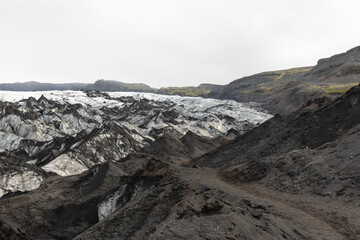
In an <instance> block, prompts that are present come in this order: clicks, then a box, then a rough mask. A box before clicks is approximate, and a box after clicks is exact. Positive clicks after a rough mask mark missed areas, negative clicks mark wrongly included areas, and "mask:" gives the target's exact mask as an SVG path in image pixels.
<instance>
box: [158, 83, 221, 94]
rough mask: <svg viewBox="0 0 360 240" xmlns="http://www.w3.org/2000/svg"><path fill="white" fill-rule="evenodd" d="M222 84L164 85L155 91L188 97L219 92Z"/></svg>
mask: <svg viewBox="0 0 360 240" xmlns="http://www.w3.org/2000/svg"><path fill="white" fill-rule="evenodd" d="M224 88H225V86H224V85H215V84H208V83H206V84H200V85H199V86H197V87H166V88H160V89H159V90H158V91H157V93H159V94H165V95H179V96H189V97H207V96H210V95H211V93H212V92H219V91H221V90H222V89H224Z"/></svg>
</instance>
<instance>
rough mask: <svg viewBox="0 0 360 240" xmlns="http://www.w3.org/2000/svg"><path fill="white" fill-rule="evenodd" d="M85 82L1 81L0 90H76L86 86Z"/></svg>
mask: <svg viewBox="0 0 360 240" xmlns="http://www.w3.org/2000/svg"><path fill="white" fill-rule="evenodd" d="M88 85H89V84H87V83H59V84H56V83H40V82H34V81H33V82H24V83H2V84H0V90H4V91H51V90H78V89H84V88H86V87H87V86H88Z"/></svg>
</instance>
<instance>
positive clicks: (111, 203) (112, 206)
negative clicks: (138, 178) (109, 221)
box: [98, 184, 126, 221]
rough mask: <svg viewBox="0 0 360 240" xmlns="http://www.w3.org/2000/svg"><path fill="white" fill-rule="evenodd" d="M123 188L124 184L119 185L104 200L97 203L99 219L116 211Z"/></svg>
mask: <svg viewBox="0 0 360 240" xmlns="http://www.w3.org/2000/svg"><path fill="white" fill-rule="evenodd" d="M125 190H126V184H125V185H123V186H121V187H120V189H119V190H117V191H116V192H114V193H113V194H111V195H110V196H109V197H108V198H107V199H106V200H104V201H102V202H101V203H99V204H98V216H99V221H101V220H102V219H104V218H106V217H107V216H109V215H110V214H111V213H113V212H115V211H116V209H117V203H118V200H119V199H120V198H121V197H122V196H123V195H124V193H125Z"/></svg>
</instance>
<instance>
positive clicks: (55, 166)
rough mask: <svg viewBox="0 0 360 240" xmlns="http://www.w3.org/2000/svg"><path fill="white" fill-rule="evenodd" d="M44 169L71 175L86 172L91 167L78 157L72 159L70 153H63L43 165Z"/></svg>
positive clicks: (61, 174) (62, 174)
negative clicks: (78, 159)
mask: <svg viewBox="0 0 360 240" xmlns="http://www.w3.org/2000/svg"><path fill="white" fill-rule="evenodd" d="M42 169H44V170H45V171H47V172H54V173H56V174H58V175H60V176H70V175H77V174H80V173H82V172H85V171H86V170H88V169H89V168H88V167H86V166H85V165H84V164H82V163H81V162H79V161H77V160H76V159H72V158H70V157H69V156H68V155H66V154H62V155H60V156H59V157H57V158H55V159H54V160H52V161H51V162H50V163H48V164H46V165H45V166H43V167H42Z"/></svg>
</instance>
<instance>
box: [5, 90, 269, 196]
mask: <svg viewBox="0 0 360 240" xmlns="http://www.w3.org/2000/svg"><path fill="white" fill-rule="evenodd" d="M0 99H1V100H2V101H3V102H1V101H0V160H1V159H5V160H6V159H7V156H6V154H7V153H9V152H10V153H12V154H13V155H14V156H15V157H16V156H18V155H19V156H21V157H18V158H21V159H23V160H22V161H23V164H25V167H26V164H30V163H31V164H30V165H33V166H35V167H39V168H40V169H42V170H41V171H43V170H45V171H46V172H53V173H56V174H58V175H60V176H69V175H76V174H80V173H82V172H84V171H86V170H88V169H90V168H91V167H93V166H94V165H97V164H101V163H104V162H108V161H114V162H116V161H119V160H121V159H123V158H125V157H126V156H127V155H129V154H130V153H134V152H137V151H139V150H140V149H142V148H143V147H145V146H149V145H150V144H151V143H152V142H153V141H155V140H156V139H157V138H159V137H161V136H162V135H163V134H164V132H165V131H169V132H172V133H174V134H176V135H177V136H179V138H180V137H182V136H184V135H185V134H186V133H187V132H188V131H191V132H193V133H195V134H197V135H199V136H202V137H206V138H208V139H210V138H216V137H218V136H226V135H227V134H228V133H229V132H232V133H234V132H235V133H236V132H239V133H243V132H245V131H247V130H248V129H251V128H252V127H254V126H256V125H257V124H259V123H262V122H263V121H265V120H267V119H269V118H270V117H271V115H269V114H267V113H264V112H261V111H259V110H256V109H254V108H252V107H250V106H251V104H250V105H249V104H247V105H245V104H242V103H238V102H235V101H232V100H217V99H204V98H199V97H180V96H165V95H158V94H150V93H128V92H112V93H108V94H106V93H100V92H96V91H95V92H91V91H90V92H89V91H87V92H82V91H50V92H5V91H0ZM232 135H234V134H232ZM235 136H236V134H235V135H234V137H235ZM1 161H3V160H1ZM25 162H27V163H25ZM0 163H1V162H0ZM25 172H26V171H22V172H20V171H18V170H14V172H11V174H13V175H14V174H15V175H16V174H17V175H19V176H20V177H16V178H13V177H12V179H15V180H12V181H11V182H16V179H18V180H19V181H25V182H26V179H30V175H29V173H27V174H26V175H24V179H25V180H23V179H22V178H21V176H22V175H23V174H24V173H25ZM9 174H10V173H9ZM13 175H11V176H13ZM17 175H16V176H17ZM4 176H5V175H4ZM9 176H10V175H9ZM33 178H34V177H33ZM37 179H38V180H36V181H35V182H36V183H38V182H41V181H42V178H37ZM18 184H19V186H20V185H21V184H22V183H20V182H19V183H18ZM5 185H6V183H5V182H4V181H3V182H1V183H0V188H4V189H5ZM15 185H16V184H15ZM38 185H39V184H34V185H33V186H38ZM6 186H7V185H6ZM32 188H33V187H28V186H27V185H26V187H19V189H17V188H13V190H14V191H17V190H19V191H22V190H27V189H32ZM13 190H8V191H13ZM6 191H7V190H6ZM6 191H4V192H6Z"/></svg>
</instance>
